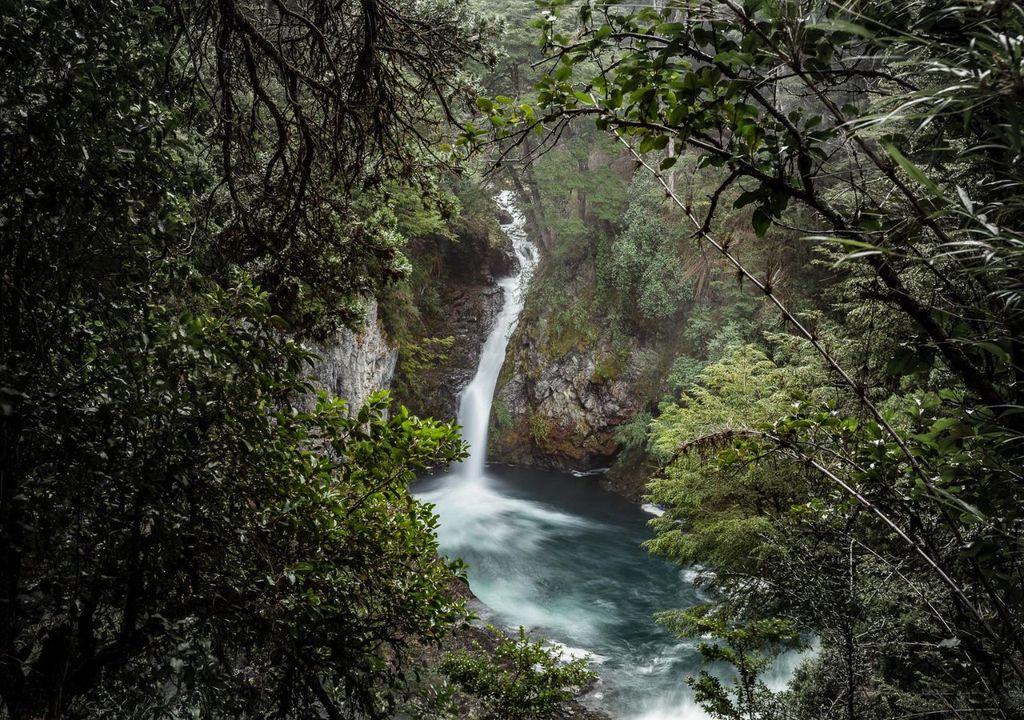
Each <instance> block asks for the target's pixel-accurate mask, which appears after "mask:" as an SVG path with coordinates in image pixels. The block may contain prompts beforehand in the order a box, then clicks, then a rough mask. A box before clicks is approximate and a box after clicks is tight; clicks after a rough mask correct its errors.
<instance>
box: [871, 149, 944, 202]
mask: <svg viewBox="0 0 1024 720" xmlns="http://www.w3.org/2000/svg"><path fill="white" fill-rule="evenodd" d="M884 147H885V151H886V152H887V153H889V157H891V158H892V159H893V160H894V161H895V162H896V164H897V165H899V166H900V167H901V168H903V171H904V172H906V173H907V175H909V176H910V177H911V178H913V179H914V181H915V182H916V183H917V184H918V185H920V186H922V187H923V188H925V189H926V190H928V192H930V193H931V194H932V195H935V196H936V197H942V190H940V189H939V186H938V185H936V184H935V182H934V181H933V180H932V179H931V178H929V177H928V176H927V175H925V174H924V173H923V172H921V170H920V169H918V167H917V166H916V165H914V163H912V162H910V160H908V159H907V158H906V157H905V156H904V155H903V153H901V152H900V151H899V150H898V149H897V147H896V146H895V145H892V144H886V145H884Z"/></svg>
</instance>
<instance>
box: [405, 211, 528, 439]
mask: <svg viewBox="0 0 1024 720" xmlns="http://www.w3.org/2000/svg"><path fill="white" fill-rule="evenodd" d="M410 250H411V252H412V254H413V257H414V258H415V261H416V262H417V263H419V264H420V265H421V266H424V267H430V268H431V272H430V275H429V283H427V284H425V285H421V286H419V287H415V288H413V293H414V294H415V295H416V301H417V305H418V312H419V314H420V322H421V324H422V325H421V327H420V328H418V330H417V333H416V335H417V337H415V338H414V339H413V340H412V342H411V343H410V344H411V346H412V347H408V346H407V347H404V348H403V349H402V351H401V356H400V358H399V366H398V371H397V374H396V377H395V383H394V392H395V396H396V399H397V400H398V401H399V402H401V403H403V404H405V405H407V406H408V407H409V409H410V410H411V411H412V412H413V413H415V414H417V415H420V416H421V417H434V418H438V419H442V420H453V419H454V418H455V414H456V411H457V410H458V396H459V393H460V392H462V389H463V388H464V387H465V386H466V385H467V384H469V381H470V380H472V379H473V374H474V373H475V372H476V367H477V364H478V362H479V360H480V349H481V347H483V344H484V340H485V339H486V338H487V334H488V333H489V332H490V329H491V327H492V326H493V325H494V319H495V317H496V316H497V314H498V313H499V312H500V310H501V306H502V302H503V297H502V291H501V288H500V287H499V286H498V285H497V284H496V283H495V278H497V277H504V276H507V275H509V274H511V273H512V272H513V271H514V266H513V263H514V259H513V258H514V254H513V252H512V249H511V243H510V241H509V239H508V238H507V237H506V236H505V234H504V233H502V232H501V229H500V228H499V227H498V224H497V222H495V220H494V218H488V219H487V220H482V219H469V220H466V221H464V222H463V223H462V224H461V225H460V226H459V227H458V228H457V237H456V239H455V240H452V239H450V238H444V237H428V238H420V239H418V240H417V241H416V242H415V243H414V244H413V246H412V247H411V248H410ZM427 298H430V301H429V302H428V301H427V300H426V299H427ZM432 338H433V339H442V340H444V341H445V342H446V343H447V345H446V346H444V347H443V348H442V349H437V350H433V351H432V352H430V353H429V357H423V354H424V353H423V350H424V349H425V348H426V349H428V350H429V349H430V346H429V345H427V343H428V342H429V340H430V339H432ZM416 350H419V353H420V356H418V355H417V353H416Z"/></svg>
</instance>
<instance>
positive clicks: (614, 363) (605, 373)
mask: <svg viewBox="0 0 1024 720" xmlns="http://www.w3.org/2000/svg"><path fill="white" fill-rule="evenodd" d="M623 365H624V363H623V360H622V358H621V357H620V356H619V354H618V353H610V352H606V353H602V354H601V355H600V357H598V359H597V363H596V364H595V365H594V372H593V374H591V376H590V381H591V382H593V383H597V384H599V385H603V384H604V383H608V382H612V381H614V380H616V379H617V378H618V377H619V375H620V374H621V373H622V370H623Z"/></svg>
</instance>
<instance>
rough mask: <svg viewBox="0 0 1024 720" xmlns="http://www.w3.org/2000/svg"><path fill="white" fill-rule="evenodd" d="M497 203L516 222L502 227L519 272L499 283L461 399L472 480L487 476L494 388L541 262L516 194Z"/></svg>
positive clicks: (466, 467) (466, 465)
mask: <svg viewBox="0 0 1024 720" xmlns="http://www.w3.org/2000/svg"><path fill="white" fill-rule="evenodd" d="M497 201H498V206H499V207H501V209H502V210H504V211H505V212H507V213H508V214H509V215H510V216H511V218H512V222H510V223H508V224H506V225H502V228H501V229H502V230H503V231H504V232H505V234H506V235H507V236H508V237H509V239H510V240H511V241H512V247H513V249H514V251H515V254H516V259H517V260H518V261H519V270H518V271H517V272H516V274H514V275H512V276H510V277H507V278H503V279H501V280H498V285H499V286H500V287H501V289H502V293H503V295H504V302H503V304H502V307H501V312H500V313H499V314H498V317H497V318H496V319H495V321H494V327H493V328H492V329H491V333H490V335H488V336H487V341H486V342H484V347H483V350H482V351H481V353H480V363H479V365H477V369H476V375H474V376H473V379H472V380H471V381H470V383H469V385H467V386H466V389H465V390H463V391H462V397H461V399H460V400H459V415H458V420H459V424H460V425H461V426H462V428H463V439H464V440H465V441H466V442H467V443H469V457H468V458H466V460H465V461H463V463H462V464H461V466H460V467H459V468H458V469H459V471H460V473H461V474H462V476H463V477H466V478H469V479H471V480H472V479H480V478H482V477H483V472H484V461H485V460H486V459H487V425H488V422H489V420H490V416H491V402H492V401H493V399H494V386H495V385H496V384H497V382H498V373H500V372H501V366H502V364H503V363H504V362H505V350H506V349H507V348H508V339H509V337H510V336H511V335H512V331H513V330H515V326H516V322H517V321H518V320H519V313H520V312H522V310H523V291H524V290H525V288H526V283H527V282H529V279H530V273H531V272H533V266H534V265H536V263H537V253H536V249H535V248H534V246H533V243H531V242H530V240H529V238H527V236H526V219H525V218H524V217H523V214H522V212H520V210H519V208H518V207H517V206H516V204H515V195H513V194H512V192H511V191H508V190H506V191H505V192H503V193H501V194H499V195H498V197H497Z"/></svg>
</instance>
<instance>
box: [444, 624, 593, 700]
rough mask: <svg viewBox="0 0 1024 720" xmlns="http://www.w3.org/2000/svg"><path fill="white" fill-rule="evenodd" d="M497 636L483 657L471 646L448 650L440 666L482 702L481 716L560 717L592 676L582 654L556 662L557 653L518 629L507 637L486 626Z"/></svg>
mask: <svg viewBox="0 0 1024 720" xmlns="http://www.w3.org/2000/svg"><path fill="white" fill-rule="evenodd" d="M488 631H489V632H490V633H491V634H492V635H493V636H494V637H495V638H496V639H497V640H498V644H497V646H496V647H495V649H494V651H493V654H492V655H491V656H490V657H489V656H488V655H486V654H482V653H483V649H482V648H481V647H480V646H479V644H478V645H477V648H476V653H475V654H470V653H469V652H467V651H465V650H462V651H459V652H456V653H451V654H450V655H449V656H448V657H447V658H446V659H445V661H444V664H443V666H442V667H443V670H444V672H445V674H447V675H448V677H449V678H451V680H452V681H453V682H455V683H457V684H458V685H459V686H461V687H463V688H464V689H466V690H467V691H469V692H470V693H471V694H472V695H473V696H475V697H477V698H479V699H480V701H481V702H482V703H483V706H484V708H483V712H482V714H481V716H480V717H481V719H482V720H555V719H556V718H561V717H564V716H565V715H564V713H565V705H566V703H567V702H568V701H569V700H571V699H572V698H573V696H574V694H575V693H576V692H578V691H579V690H580V689H581V688H582V687H584V686H585V685H586V684H588V683H589V682H591V681H592V680H593V679H594V678H595V677H596V675H595V674H594V673H593V672H591V671H590V670H588V669H587V661H586V659H584V658H575V659H571V660H569V661H568V662H564V663H563V662H562V661H561V658H560V653H559V652H557V651H555V650H552V649H550V648H548V647H545V645H544V644H543V643H542V642H535V641H532V640H530V639H529V638H528V637H527V636H526V631H525V630H524V629H523V628H522V627H520V628H519V632H518V634H517V635H515V636H513V637H507V636H505V635H504V633H502V632H501V631H500V630H498V629H497V628H495V627H493V626H491V627H489V628H488Z"/></svg>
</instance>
